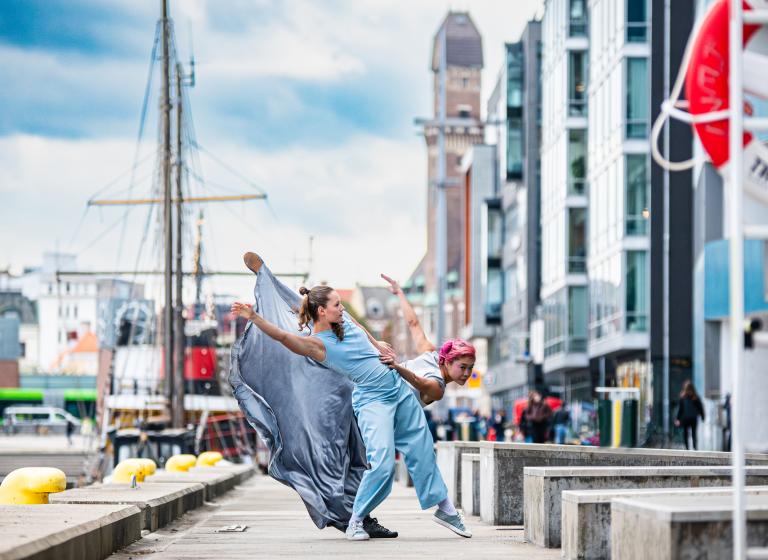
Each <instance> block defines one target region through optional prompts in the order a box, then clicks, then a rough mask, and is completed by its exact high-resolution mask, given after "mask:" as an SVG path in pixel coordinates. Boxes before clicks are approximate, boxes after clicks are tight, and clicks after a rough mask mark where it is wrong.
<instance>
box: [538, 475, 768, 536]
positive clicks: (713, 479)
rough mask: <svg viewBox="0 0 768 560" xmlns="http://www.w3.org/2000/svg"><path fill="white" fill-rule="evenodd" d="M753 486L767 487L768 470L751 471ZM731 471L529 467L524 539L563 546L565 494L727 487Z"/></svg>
mask: <svg viewBox="0 0 768 560" xmlns="http://www.w3.org/2000/svg"><path fill="white" fill-rule="evenodd" d="M747 477H748V479H749V484H750V485H752V486H758V485H768V467H748V468H747ZM730 481H731V468H730V467H614V468H606V467H577V468H562V467H561V468H556V467H544V468H541V467H526V469H525V537H526V538H527V539H528V540H529V541H531V542H532V543H534V544H536V545H538V546H543V547H547V548H557V547H559V546H560V544H561V528H562V507H561V506H562V502H561V499H562V493H563V492H564V491H566V490H590V489H623V488H629V489H636V488H683V487H698V486H726V485H728V484H730Z"/></svg>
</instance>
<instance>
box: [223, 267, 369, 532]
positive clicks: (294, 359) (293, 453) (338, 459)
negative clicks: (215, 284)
mask: <svg viewBox="0 0 768 560" xmlns="http://www.w3.org/2000/svg"><path fill="white" fill-rule="evenodd" d="M254 296H255V299H256V303H255V305H254V309H255V310H256V311H257V312H258V313H259V314H260V315H261V316H262V317H264V318H265V319H267V320H268V321H270V322H271V323H273V324H275V325H277V326H278V327H280V328H281V329H284V330H286V331H289V332H296V333H297V334H301V335H303V336H308V335H309V331H308V330H307V329H305V330H304V331H303V332H301V333H300V332H299V331H298V315H297V313H296V311H295V310H296V309H298V306H299V305H300V303H301V298H300V296H299V295H298V294H296V293H295V292H293V291H292V290H290V289H289V288H288V287H286V286H285V285H284V284H283V283H282V282H280V281H279V280H278V279H277V278H275V276H274V275H273V274H272V272H271V271H270V270H269V269H268V268H267V266H266V265H262V266H261V269H260V271H259V273H258V274H257V275H256V286H255V288H254ZM229 382H230V384H231V386H232V391H233V393H234V396H235V398H236V399H237V401H238V403H239V404H240V408H241V409H242V411H243V413H244V414H245V417H246V418H247V420H248V422H249V423H250V424H251V425H252V426H253V427H254V428H255V429H256V431H257V432H258V434H259V437H260V438H261V439H262V440H263V441H264V442H265V443H266V445H267V447H268V448H269V450H270V461H269V474H270V476H272V477H273V478H274V479H275V480H278V481H279V482H282V483H283V484H285V485H287V486H290V487H291V488H293V489H294V490H296V492H298V494H299V496H300V497H301V499H302V500H303V501H304V504H305V505H306V507H307V511H308V512H309V516H310V517H311V518H312V521H313V522H314V523H315V525H317V527H318V528H321V529H322V528H324V527H326V526H327V525H331V526H333V527H336V528H338V529H342V530H343V527H344V526H346V524H347V522H348V521H349V518H350V516H351V514H352V504H353V502H354V499H355V494H356V493H357V488H358V486H359V485H360V479H361V478H362V476H363V472H364V471H365V469H366V467H367V464H366V459H365V446H364V444H363V441H362V438H361V436H360V432H359V430H358V428H357V423H356V421H355V416H354V413H353V411H352V388H353V385H352V382H351V381H349V380H348V379H347V378H346V377H344V376H342V375H339V374H338V373H334V372H332V371H330V370H329V369H327V368H325V367H323V366H322V365H320V364H318V363H317V362H315V361H313V360H310V359H309V358H305V357H303V356H299V355H297V354H294V353H293V352H291V351H290V350H288V349H286V348H285V347H284V346H282V345H281V344H280V343H278V342H276V341H274V340H273V339H271V338H269V337H268V336H266V335H265V334H264V333H263V332H261V330H259V329H258V328H256V327H255V326H254V325H253V324H252V323H249V324H248V326H247V327H246V329H245V332H244V333H243V336H242V337H240V338H239V339H238V340H237V342H236V343H235V344H234V346H233V347H232V360H231V366H230V373H229Z"/></svg>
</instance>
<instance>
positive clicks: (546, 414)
mask: <svg viewBox="0 0 768 560" xmlns="http://www.w3.org/2000/svg"><path fill="white" fill-rule="evenodd" d="M525 417H526V419H527V420H528V426H529V428H530V436H531V441H532V442H533V443H544V442H546V441H547V435H548V432H549V422H550V420H551V419H552V408H551V407H550V406H549V405H548V404H547V403H546V401H544V399H543V398H542V397H541V393H539V392H538V391H531V392H530V393H529V394H528V407H527V408H526V409H525Z"/></svg>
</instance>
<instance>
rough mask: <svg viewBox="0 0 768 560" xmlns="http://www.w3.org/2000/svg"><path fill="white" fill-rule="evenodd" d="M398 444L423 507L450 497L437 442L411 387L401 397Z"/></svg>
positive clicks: (396, 421)
mask: <svg viewBox="0 0 768 560" xmlns="http://www.w3.org/2000/svg"><path fill="white" fill-rule="evenodd" d="M394 441H395V447H396V448H397V449H398V450H400V451H401V452H402V453H403V455H405V465H406V466H407V467H408V472H409V474H410V475H411V479H412V480H413V486H414V488H415V489H416V493H417V495H418V497H419V503H420V504H421V507H422V509H427V508H430V507H432V506H435V505H437V504H439V503H440V502H442V501H443V500H445V498H447V497H448V488H447V487H446V486H445V482H444V481H443V477H442V475H441V474H440V470H439V469H438V468H437V460H436V458H435V451H434V441H433V440H432V435H431V434H430V433H429V428H428V426H427V420H426V418H425V417H424V412H423V411H422V410H421V406H420V405H419V402H418V401H417V400H416V397H415V396H414V395H413V393H412V392H411V391H410V390H409V389H407V388H406V389H405V390H404V391H403V393H402V394H401V396H400V399H399V403H398V405H397V409H396V411H395V417H394Z"/></svg>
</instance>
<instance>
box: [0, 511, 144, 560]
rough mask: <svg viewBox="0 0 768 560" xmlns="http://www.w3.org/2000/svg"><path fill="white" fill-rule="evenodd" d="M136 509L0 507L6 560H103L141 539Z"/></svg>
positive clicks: (0, 553)
mask: <svg viewBox="0 0 768 560" xmlns="http://www.w3.org/2000/svg"><path fill="white" fill-rule="evenodd" d="M142 519H143V516H142V513H141V511H140V510H139V508H137V507H136V506H132V505H115V504H111V505H110V504H98V505H70V504H49V505H29V506H0V558H2V559H3V560H22V559H23V560H44V559H55V560H102V559H103V558H107V557H109V556H110V555H111V554H112V553H113V552H115V551H117V550H120V549H121V548H124V547H126V546H128V545H129V544H131V543H132V542H134V541H137V540H139V539H140V538H141V527H142Z"/></svg>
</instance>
